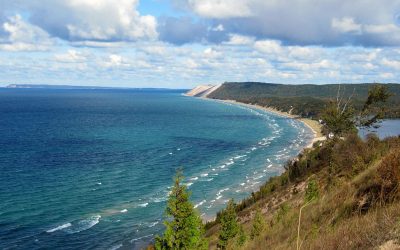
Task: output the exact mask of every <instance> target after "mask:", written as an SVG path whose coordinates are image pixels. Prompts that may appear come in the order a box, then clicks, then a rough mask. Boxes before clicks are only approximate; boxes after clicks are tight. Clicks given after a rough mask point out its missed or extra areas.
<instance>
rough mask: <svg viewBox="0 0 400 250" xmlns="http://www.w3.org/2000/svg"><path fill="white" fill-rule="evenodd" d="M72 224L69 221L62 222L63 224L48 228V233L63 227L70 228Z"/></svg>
mask: <svg viewBox="0 0 400 250" xmlns="http://www.w3.org/2000/svg"><path fill="white" fill-rule="evenodd" d="M70 226H72V224H71V223H69V222H68V223H65V224H62V225H60V226H58V227H55V228H52V229H49V230H47V231H46V232H47V233H53V232H55V231H58V230H62V229H64V228H68V227H70Z"/></svg>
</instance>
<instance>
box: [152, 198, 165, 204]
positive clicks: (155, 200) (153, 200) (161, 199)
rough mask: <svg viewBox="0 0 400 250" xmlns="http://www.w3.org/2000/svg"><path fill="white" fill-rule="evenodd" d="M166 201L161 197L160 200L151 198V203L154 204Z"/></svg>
mask: <svg viewBox="0 0 400 250" xmlns="http://www.w3.org/2000/svg"><path fill="white" fill-rule="evenodd" d="M166 200H167V197H161V198H159V197H156V198H151V201H152V202H155V203H159V202H163V201H166Z"/></svg>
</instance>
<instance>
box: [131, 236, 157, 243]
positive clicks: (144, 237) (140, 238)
mask: <svg viewBox="0 0 400 250" xmlns="http://www.w3.org/2000/svg"><path fill="white" fill-rule="evenodd" d="M152 236H153V234H148V235H145V236H142V237H139V238H134V239H131V240H130V243H133V242H135V241H138V240H142V239H146V238H149V237H152Z"/></svg>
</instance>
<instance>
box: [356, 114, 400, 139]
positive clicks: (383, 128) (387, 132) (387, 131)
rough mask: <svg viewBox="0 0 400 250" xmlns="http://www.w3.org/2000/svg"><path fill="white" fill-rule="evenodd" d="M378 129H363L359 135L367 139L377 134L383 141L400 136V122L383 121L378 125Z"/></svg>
mask: <svg viewBox="0 0 400 250" xmlns="http://www.w3.org/2000/svg"><path fill="white" fill-rule="evenodd" d="M377 125H378V127H377V128H363V129H360V130H359V132H358V133H359V135H360V136H361V137H365V136H366V135H368V134H370V133H372V134H376V135H377V136H378V137H379V138H381V139H383V138H386V137H389V136H399V135H400V120H398V119H396V120H383V121H381V122H380V123H378V124H377Z"/></svg>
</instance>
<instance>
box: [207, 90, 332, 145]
mask: <svg viewBox="0 0 400 250" xmlns="http://www.w3.org/2000/svg"><path fill="white" fill-rule="evenodd" d="M201 99H205V100H214V101H219V102H223V103H229V104H235V105H242V106H246V107H249V108H255V109H259V110H263V111H266V112H269V113H272V114H275V115H278V116H282V117H286V118H290V119H295V120H298V121H300V122H301V123H303V124H304V125H305V126H306V127H308V128H309V129H310V130H311V132H312V133H313V139H312V140H311V141H310V143H309V144H307V146H306V147H304V149H307V148H312V146H313V145H314V143H315V142H318V141H324V140H326V137H325V136H323V135H322V132H321V131H322V125H321V124H319V123H318V122H317V121H315V120H312V119H309V118H302V117H299V116H297V115H292V114H290V113H287V112H282V111H279V110H277V109H275V108H272V107H264V106H261V105H257V104H248V103H244V102H238V101H236V100H221V99H211V98H207V97H201Z"/></svg>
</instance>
